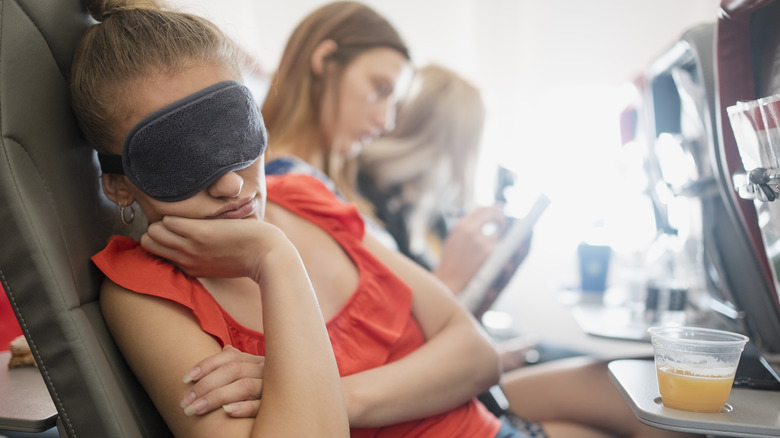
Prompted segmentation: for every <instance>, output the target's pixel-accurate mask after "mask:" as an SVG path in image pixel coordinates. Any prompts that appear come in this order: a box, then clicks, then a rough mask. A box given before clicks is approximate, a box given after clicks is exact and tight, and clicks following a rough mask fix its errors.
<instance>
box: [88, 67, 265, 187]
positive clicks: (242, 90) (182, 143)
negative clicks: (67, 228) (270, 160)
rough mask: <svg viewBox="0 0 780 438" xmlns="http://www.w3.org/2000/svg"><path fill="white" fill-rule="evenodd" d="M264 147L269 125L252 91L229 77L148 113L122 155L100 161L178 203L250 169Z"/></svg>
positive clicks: (101, 156)
mask: <svg viewBox="0 0 780 438" xmlns="http://www.w3.org/2000/svg"><path fill="white" fill-rule="evenodd" d="M265 146H266V132H265V125H264V123H263V117H262V116H261V115H260V110H259V109H258V107H257V104H256V103H255V100H254V99H253V97H252V93H251V92H250V91H249V89H248V88H246V87H245V86H244V85H242V84H240V83H238V82H236V81H225V82H219V83H217V84H214V85H212V86H210V87H208V88H205V89H203V90H200V91H198V92H196V93H194V94H191V95H189V96H187V97H185V98H184V99H181V100H179V101H176V102H174V103H172V104H170V105H168V106H166V107H164V108H162V109H160V110H158V111H155V112H154V113H152V114H150V115H148V116H147V117H145V118H144V119H143V120H141V121H140V122H139V123H138V124H137V125H135V126H134V127H133V129H131V130H130V133H129V134H127V138H125V143H124V146H123V147H122V155H121V156H119V155H104V154H98V159H99V160H100V168H101V170H102V171H103V173H118V174H124V175H126V176H127V177H128V178H129V179H130V181H131V182H132V183H133V184H134V185H135V186H136V187H138V188H139V189H140V190H141V191H143V192H144V193H146V194H147V195H149V196H151V197H152V198H154V199H157V200H159V201H165V202H174V201H181V200H184V199H187V198H190V197H192V196H194V195H195V194H196V193H198V192H199V191H201V190H203V189H205V188H206V187H208V186H209V185H210V184H211V183H213V182H214V181H215V180H216V179H217V178H219V177H220V176H222V175H224V174H226V173H229V172H234V171H236V170H240V169H244V168H246V167H248V166H249V165H251V164H252V163H254V162H255V160H257V159H258V158H259V157H260V156H261V155H262V154H263V151H264V150H265Z"/></svg>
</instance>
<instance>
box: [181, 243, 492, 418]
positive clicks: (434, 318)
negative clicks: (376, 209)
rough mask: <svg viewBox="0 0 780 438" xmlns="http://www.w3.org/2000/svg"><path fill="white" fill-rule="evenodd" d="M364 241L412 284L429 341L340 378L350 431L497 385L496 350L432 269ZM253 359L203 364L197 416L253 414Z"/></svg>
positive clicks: (219, 358)
mask: <svg viewBox="0 0 780 438" xmlns="http://www.w3.org/2000/svg"><path fill="white" fill-rule="evenodd" d="M365 244H366V246H367V247H368V248H369V249H370V250H371V251H372V252H373V253H374V254H375V255H376V256H377V257H378V258H379V259H380V260H382V261H383V262H384V263H385V264H387V265H388V267H390V269H391V270H393V271H394V272H395V273H396V274H398V275H399V276H401V278H402V279H404V281H406V282H407V284H409V285H410V286H411V287H412V290H413V294H414V295H413V303H412V313H413V316H414V318H415V320H416V321H417V322H418V324H419V325H420V327H421V329H422V331H423V334H424V336H425V338H426V343H425V344H424V345H423V346H422V347H420V348H419V349H417V350H416V351H414V352H413V353H411V354H409V355H408V356H406V357H404V358H403V359H401V360H398V361H395V362H392V363H390V364H387V365H384V366H381V367H378V368H375V369H372V370H367V371H364V372H361V373H357V374H354V375H351V376H347V377H344V378H342V379H341V384H342V390H343V392H344V397H345V402H346V405H347V412H348V415H349V423H350V426H351V427H378V426H385V425H389V424H395V423H399V422H402V421H407V420H412V419H418V418H423V417H427V416H430V415H434V414H438V413H441V412H445V411H447V410H450V409H452V408H454V407H456V406H459V405H461V404H463V403H465V402H467V401H468V400H470V399H472V398H473V397H474V396H476V395H477V394H479V393H481V392H482V391H484V390H485V389H487V388H488V387H490V386H491V385H493V384H494V383H496V382H497V381H498V378H499V375H500V369H499V365H498V358H497V354H496V351H495V350H494V348H493V346H492V345H491V343H490V342H489V341H488V338H487V336H486V335H485V334H484V332H483V331H482V330H481V328H479V325H478V324H477V323H476V321H475V320H474V319H473V317H471V316H470V315H469V314H468V312H467V311H466V310H465V309H463V308H462V307H461V306H460V305H459V304H458V303H457V302H456V301H455V299H454V298H453V294H452V293H451V292H450V291H449V290H448V289H447V288H446V287H445V286H444V285H443V284H442V283H441V282H439V281H438V280H436V279H435V278H434V277H433V276H432V275H431V274H430V273H429V272H428V271H426V270H424V269H422V268H420V267H419V266H417V265H416V264H415V263H414V262H412V261H410V260H408V259H407V258H406V257H404V256H402V255H400V254H399V253H397V252H395V251H392V250H388V249H387V248H385V247H384V246H383V245H382V244H381V243H379V242H377V241H376V240H374V239H373V238H371V237H370V236H366V238H365ZM249 360H250V358H248V357H243V358H242V357H239V356H237V355H236V354H235V352H223V353H219V354H217V355H215V356H212V357H209V358H207V359H206V360H204V361H202V362H199V363H198V364H197V366H196V367H195V368H194V369H196V370H199V372H198V373H197V377H195V378H196V380H197V381H198V382H199V383H198V384H196V385H195V386H194V387H193V392H194V393H195V394H196V396H195V400H198V401H200V400H203V403H202V410H201V411H199V412H209V411H211V410H213V409H218V408H219V407H220V406H222V405H225V404H227V405H229V406H230V407H231V412H230V415H232V416H234V417H243V416H252V415H254V414H255V412H256V409H257V407H258V406H260V405H261V403H260V401H259V399H260V394H259V393H255V395H254V396H250V397H247V395H246V390H247V388H258V387H260V386H262V385H261V384H259V383H258V380H259V379H258V377H257V376H258V374H261V371H259V369H260V366H258V365H256V366H254V367H253V366H251V365H249V364H248V361H249ZM237 363H242V364H243V365H244V366H237V365H236V364H237ZM253 370H254V371H253ZM236 382H241V383H240V384H236ZM262 397H263V398H265V393H264V392H263V394H262ZM188 401H189V400H188Z"/></svg>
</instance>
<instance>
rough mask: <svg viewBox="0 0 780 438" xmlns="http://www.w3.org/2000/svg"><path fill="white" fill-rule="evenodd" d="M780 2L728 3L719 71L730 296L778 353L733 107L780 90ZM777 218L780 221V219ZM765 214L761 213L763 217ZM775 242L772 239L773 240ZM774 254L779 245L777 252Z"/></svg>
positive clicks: (754, 334) (778, 315)
mask: <svg viewBox="0 0 780 438" xmlns="http://www.w3.org/2000/svg"><path fill="white" fill-rule="evenodd" d="M778 20H780V2H775V1H774V0H723V1H722V3H721V8H720V11H719V17H718V21H717V23H716V35H715V69H716V88H717V89H716V91H717V98H716V102H717V110H716V116H717V127H718V129H717V131H718V140H719V141H718V144H719V147H718V148H717V149H716V150H715V152H716V157H715V163H714V164H715V166H716V167H717V169H718V174H719V176H718V182H719V184H720V185H721V192H722V198H723V203H724V206H725V207H726V212H727V213H728V220H729V221H731V222H733V223H734V224H735V225H736V226H734V227H733V231H734V232H733V233H732V234H731V236H730V237H729V235H728V234H727V233H721V237H722V241H721V242H720V244H721V248H722V249H721V250H720V251H719V253H720V255H721V256H723V258H724V260H723V265H724V267H726V272H727V274H728V277H729V278H728V279H727V280H728V283H729V285H730V289H731V295H733V300H734V302H735V304H736V307H737V310H738V311H739V312H740V318H742V319H743V320H744V323H745V326H746V327H747V330H748V332H749V333H748V334H749V335H750V337H751V340H752V343H755V344H756V346H757V347H759V348H760V349H761V351H762V352H763V353H767V354H780V303H779V302H778V294H777V286H778V283H777V273H776V272H775V268H774V266H772V264H770V259H773V262H776V261H777V259H776V256H775V257H772V255H771V254H770V253H768V252H767V250H768V249H770V248H771V247H770V246H769V245H767V240H766V239H767V237H768V236H767V234H766V233H764V232H763V231H762V226H761V225H760V223H761V222H760V221H759V217H760V215H759V213H757V208H758V207H759V204H758V202H757V201H756V203H755V204H754V202H753V201H752V200H749V199H744V198H743V197H741V196H740V195H739V194H738V187H735V183H734V177H735V175H737V176H738V175H740V174H745V172H746V171H748V172H749V171H750V170H751V169H744V167H743V163H742V158H741V156H740V153H739V149H738V146H737V141H736V139H735V136H734V131H733V130H732V126H731V124H730V120H729V116H728V113H727V110H726V109H727V108H728V107H729V106H732V105H734V104H735V103H737V102H738V101H750V100H755V99H757V98H759V97H764V96H769V95H772V94H777V93H780V70H778V68H780V44H778V42H779V41H780V40H779V39H778V38H779V37H780V29H778V27H777V25H776V23H777V22H778ZM774 219H775V220H780V216H776V217H775V218H774ZM766 220H767V216H761V221H762V222H765V221H766ZM770 243H772V242H770ZM775 251H776V250H775Z"/></svg>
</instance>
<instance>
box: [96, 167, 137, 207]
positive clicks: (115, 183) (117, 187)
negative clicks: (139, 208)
mask: <svg viewBox="0 0 780 438" xmlns="http://www.w3.org/2000/svg"><path fill="white" fill-rule="evenodd" d="M100 180H101V182H102V183H103V184H102V186H103V193H104V194H105V195H106V197H107V198H108V199H109V200H111V202H113V203H114V204H116V205H120V206H127V205H130V204H132V203H133V202H135V198H134V197H133V195H131V194H130V192H129V191H128V190H127V182H126V181H125V177H124V175H118V174H115V173H104V174H103V175H101V177H100Z"/></svg>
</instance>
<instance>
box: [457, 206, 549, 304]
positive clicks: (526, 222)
mask: <svg viewBox="0 0 780 438" xmlns="http://www.w3.org/2000/svg"><path fill="white" fill-rule="evenodd" d="M549 205H550V199H549V198H548V197H547V196H545V195H543V194H542V195H539V197H538V198H536V201H534V204H533V205H532V206H531V210H530V211H529V212H528V214H526V215H525V216H524V217H522V218H520V219H516V220H515V221H514V222H512V224H511V225H510V226H509V230H507V232H506V234H505V235H504V238H503V239H501V242H500V243H499V244H498V247H496V250H495V251H493V253H492V254H490V256H488V258H487V260H485V262H484V263H482V266H480V267H479V270H478V271H477V273H476V274H475V275H474V277H473V278H472V279H471V281H469V283H468V284H467V285H466V287H465V288H463V290H462V291H461V292H460V293H459V294H458V301H460V303H461V304H463V305H464V306H465V307H466V308H467V309H468V310H469V311H470V312H472V313H473V312H475V311H477V309H479V307H480V304H481V303H482V300H483V298H484V296H485V293H486V292H487V290H488V289H489V288H490V285H491V284H493V282H494V281H495V280H496V278H497V277H498V275H499V274H500V273H501V270H502V269H503V268H504V266H506V264H507V262H509V260H510V259H511V258H512V256H513V255H514V254H515V252H516V251H517V249H518V248H519V247H520V245H522V244H523V242H525V241H526V240H527V239H528V237H529V236H530V235H531V231H533V229H534V225H536V222H537V221H539V218H540V217H542V213H544V211H545V210H546V209H547V206H549Z"/></svg>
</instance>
